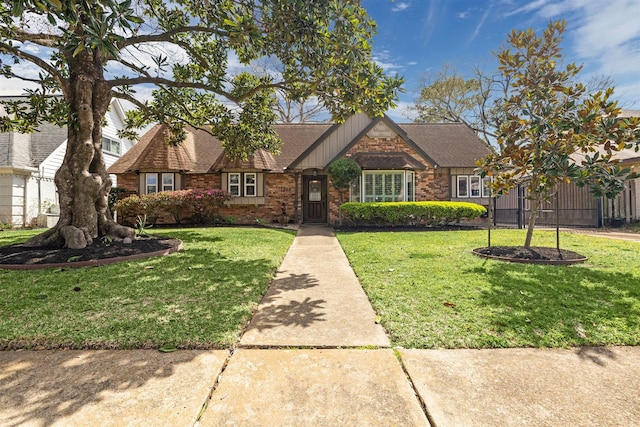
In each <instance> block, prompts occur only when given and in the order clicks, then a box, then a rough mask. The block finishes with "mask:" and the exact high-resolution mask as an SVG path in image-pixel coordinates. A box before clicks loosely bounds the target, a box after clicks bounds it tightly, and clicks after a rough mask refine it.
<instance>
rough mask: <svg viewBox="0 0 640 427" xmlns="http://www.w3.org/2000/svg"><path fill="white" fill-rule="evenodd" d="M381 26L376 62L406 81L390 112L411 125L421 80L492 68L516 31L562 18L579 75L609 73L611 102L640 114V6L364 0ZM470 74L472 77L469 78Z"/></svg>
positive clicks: (631, 0)
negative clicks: (445, 71)
mask: <svg viewBox="0 0 640 427" xmlns="http://www.w3.org/2000/svg"><path fill="white" fill-rule="evenodd" d="M362 5H363V6H364V7H365V8H366V9H367V11H368V12H369V15H370V16H371V17H372V18H373V19H375V20H376V22H377V23H378V34H377V35H376V36H375V37H374V45H373V46H374V57H375V60H376V61H377V62H378V63H379V64H380V65H381V66H382V67H383V68H384V69H385V70H386V71H387V72H388V73H390V74H395V73H397V74H399V75H401V76H404V77H405V79H406V83H405V89H406V93H404V94H401V96H400V104H399V106H398V108H397V109H395V110H394V111H390V112H388V114H389V115H390V116H391V117H392V118H393V119H394V120H397V121H403V122H406V121H409V119H408V118H407V115H408V114H409V115H410V113H409V112H408V107H409V106H410V104H412V102H413V100H414V99H415V97H416V88H417V85H418V81H419V78H420V75H421V74H423V73H425V72H437V71H438V70H439V69H440V68H441V67H442V66H443V64H444V63H449V64H451V66H453V67H455V68H456V69H457V70H458V71H459V72H460V73H462V74H468V73H469V72H470V70H471V67H473V65H474V64H481V65H482V66H484V68H485V69H486V70H494V69H496V67H497V62H496V60H495V57H494V56H493V55H492V52H495V51H497V50H499V48H500V47H501V45H503V44H504V43H505V41H506V36H507V34H508V33H509V32H510V31H511V30H512V29H517V30H520V29H522V30H524V29H528V28H534V29H535V30H537V31H538V32H540V31H541V30H542V29H544V28H545V27H546V26H547V24H548V23H549V21H550V20H556V19H565V20H566V21H567V30H566V32H565V34H564V40H563V44H562V46H563V54H564V56H565V58H566V60H567V61H569V62H575V63H577V64H583V65H584V69H583V71H582V72H581V73H580V76H583V77H584V80H585V81H586V80H587V78H588V76H589V75H607V76H610V77H611V78H613V80H614V81H615V87H616V92H615V95H614V98H615V99H616V100H618V101H619V105H620V106H621V107H622V108H626V109H640V0H534V1H522V0H404V1H401V0H395V1H393V0H362ZM469 76H470V74H469Z"/></svg>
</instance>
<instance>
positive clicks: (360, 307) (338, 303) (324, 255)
mask: <svg viewBox="0 0 640 427" xmlns="http://www.w3.org/2000/svg"><path fill="white" fill-rule="evenodd" d="M375 320H376V315H375V313H374V311H373V308H372V307H371V304H370V303H369V299H368V298H367V296H366V294H365V293H364V290H363V289H362V286H360V282H359V281H358V278H357V277H356V275H355V273H354V272H353V270H352V269H351V266H350V265H349V261H348V260H347V257H346V255H345V254H344V252H343V251H342V247H341V246H340V244H339V243H338V240H337V239H336V237H335V235H334V233H333V230H332V229H331V228H329V227H327V226H324V225H304V226H302V227H301V228H300V230H299V231H298V234H297V236H296V238H295V240H294V241H293V244H292V245H291V247H290V248H289V251H288V252H287V254H286V256H285V258H284V260H283V261H282V264H281V266H280V268H279V269H278V271H277V273H276V277H275V279H274V281H273V282H272V283H271V285H270V286H269V289H268V290H267V294H266V295H265V297H264V298H263V300H262V303H261V304H260V306H259V307H258V310H257V312H256V313H255V314H254V316H253V319H252V320H251V323H250V325H249V328H248V329H247V331H246V332H245V333H244V335H243V336H242V339H241V340H240V345H241V346H261V347H270V346H288V347H290V346H311V347H338V346H343V347H344V346H346V347H357V346H377V347H389V339H388V338H387V336H386V334H385V332H384V330H383V328H382V327H381V326H380V325H378V324H376V323H375Z"/></svg>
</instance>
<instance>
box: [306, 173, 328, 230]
mask: <svg viewBox="0 0 640 427" xmlns="http://www.w3.org/2000/svg"><path fill="white" fill-rule="evenodd" d="M303 185H304V194H303V197H304V215H303V219H304V222H327V177H326V176H305V177H304V180H303Z"/></svg>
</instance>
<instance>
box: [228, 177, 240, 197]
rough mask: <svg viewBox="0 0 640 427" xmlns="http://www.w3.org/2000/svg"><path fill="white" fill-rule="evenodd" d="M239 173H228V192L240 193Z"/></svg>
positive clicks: (236, 194)
mask: <svg viewBox="0 0 640 427" xmlns="http://www.w3.org/2000/svg"><path fill="white" fill-rule="evenodd" d="M240 175H242V174H240V173H230V174H229V193H231V194H233V195H234V196H239V195H240Z"/></svg>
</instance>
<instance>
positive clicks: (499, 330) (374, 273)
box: [338, 230, 640, 348]
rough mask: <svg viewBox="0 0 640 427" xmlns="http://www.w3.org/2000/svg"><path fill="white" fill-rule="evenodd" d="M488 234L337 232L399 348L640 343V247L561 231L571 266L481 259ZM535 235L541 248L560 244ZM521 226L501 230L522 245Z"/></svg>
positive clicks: (504, 240)
mask: <svg viewBox="0 0 640 427" xmlns="http://www.w3.org/2000/svg"><path fill="white" fill-rule="evenodd" d="M486 234H487V233H486V231H442V232H441V231H425V232H388V233H386V232H361V233H348V232H341V233H338V238H339V240H340V243H341V245H342V247H343V249H344V251H345V253H346V254H347V257H348V258H349V260H350V262H351V265H352V266H353V268H354V270H355V272H356V274H357V275H358V277H359V278H360V281H361V282H362V285H363V287H364V289H365V291H366V292H367V294H368V295H369V298H370V299H371V302H372V303H373V306H374V309H375V310H376V312H377V314H378V315H379V316H380V319H381V323H382V325H383V326H384V327H385V328H386V329H387V331H388V332H389V333H390V335H391V339H392V342H393V345H396V346H402V347H406V348H491V347H567V346H580V345H640V244H639V243H636V242H624V241H615V240H608V239H604V238H597V237H591V236H585V235H579V234H571V233H563V234H562V235H561V247H562V248H564V249H570V250H573V251H575V252H578V253H580V254H583V255H586V256H588V257H589V260H588V261H587V262H586V263H585V264H582V265H573V266H570V267H561V266H537V265H523V264H512V263H505V262H499V261H493V260H485V259H481V258H478V257H476V256H474V255H472V254H471V253H470V251H471V249H473V248H476V247H481V246H486ZM554 238H555V234H554V233H553V232H547V231H536V232H535V233H534V242H533V245H534V246H551V247H555V240H554ZM523 241H524V231H523V230H494V231H493V232H492V243H493V244H494V245H521V244H522V242H523Z"/></svg>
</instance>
